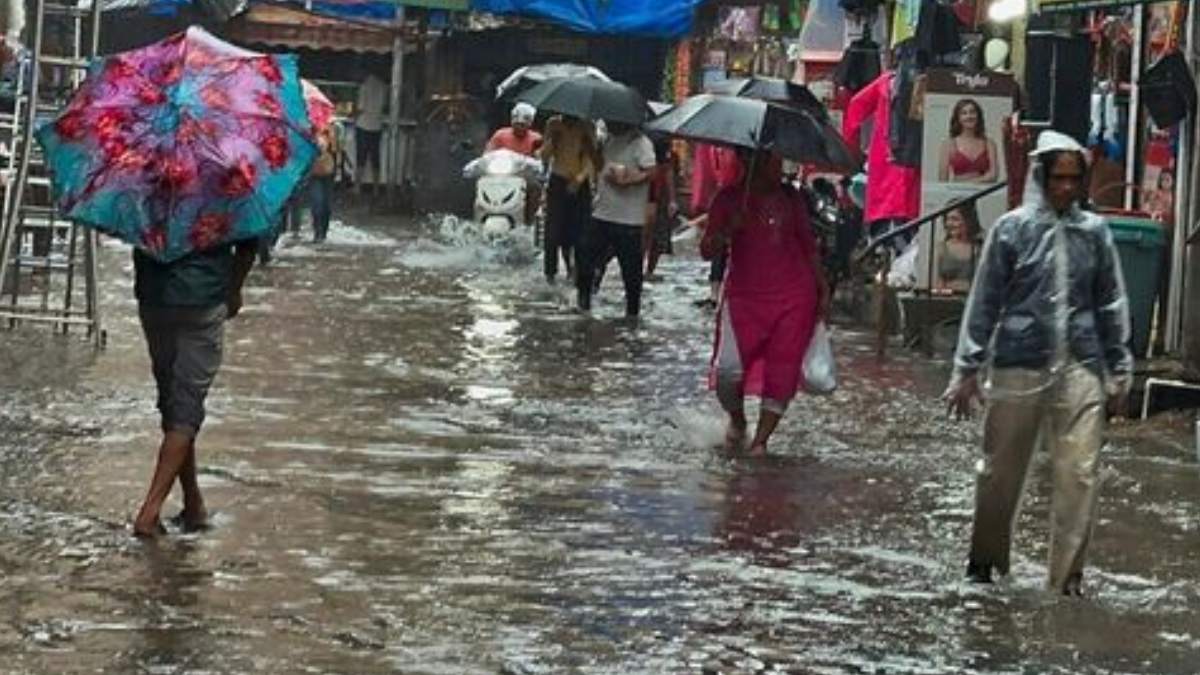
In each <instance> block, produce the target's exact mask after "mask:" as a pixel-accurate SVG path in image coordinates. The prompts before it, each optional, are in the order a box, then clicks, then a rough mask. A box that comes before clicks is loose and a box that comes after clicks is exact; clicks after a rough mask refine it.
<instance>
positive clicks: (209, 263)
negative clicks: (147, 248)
mask: <svg viewBox="0 0 1200 675" xmlns="http://www.w3.org/2000/svg"><path fill="white" fill-rule="evenodd" d="M133 268H134V271H135V272H136V279H135V281H134V286H133V293H134V295H135V296H136V297H137V300H138V303H139V304H141V305H146V306H149V307H215V306H217V305H219V304H221V303H223V302H225V301H226V300H227V299H228V298H229V286H230V284H231V282H232V281H233V246H231V245H229V246H219V247H217V248H215V249H212V250H210V251H204V252H202V253H192V254H190V255H187V256H184V257H182V258H180V259H179V260H176V261H175V262H172V263H161V262H158V261H157V260H155V259H153V258H151V257H150V256H148V255H146V254H145V253H142V252H141V251H139V250H136V249H135V250H134V252H133Z"/></svg>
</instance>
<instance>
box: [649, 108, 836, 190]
mask: <svg viewBox="0 0 1200 675" xmlns="http://www.w3.org/2000/svg"><path fill="white" fill-rule="evenodd" d="M645 129H646V131H647V132H648V133H651V134H661V135H665V136H674V137H676V138H682V139H685V140H689V141H700V142H703V143H713V144H716V145H725V146H732V147H736V148H746V149H749V150H764V151H769V152H773V153H775V154H777V155H779V156H781V157H783V158H785V159H790V160H793V161H796V162H801V163H804V164H816V165H820V166H823V167H826V168H829V169H833V170H836V171H842V172H845V173H850V172H853V171H856V170H857V169H858V160H857V159H856V158H855V154H854V152H853V151H851V150H850V148H849V146H847V145H846V143H845V142H844V141H843V140H842V135H841V134H839V133H838V132H837V130H836V129H834V128H833V127H832V126H831V125H830V124H829V123H828V122H825V121H824V120H822V119H820V118H818V117H817V116H816V115H814V114H812V113H810V112H808V111H807V110H802V109H799V108H793V107H787V106H781V105H776V104H774V103H768V102H766V101H759V100H756V99H750V98H737V97H733V96H714V95H712V94H702V95H700V96H693V97H691V98H689V99H688V100H686V101H684V102H683V103H680V104H679V105H677V106H675V107H674V108H672V109H671V110H669V111H667V112H666V113H663V114H662V115H661V116H659V117H657V118H655V119H654V120H653V121H652V122H650V123H649V124H647V125H646V126H645Z"/></svg>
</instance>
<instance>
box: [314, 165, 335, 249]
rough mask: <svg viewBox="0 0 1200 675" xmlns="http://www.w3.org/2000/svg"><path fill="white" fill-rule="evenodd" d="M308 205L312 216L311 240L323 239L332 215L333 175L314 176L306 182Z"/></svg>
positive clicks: (327, 231)
mask: <svg viewBox="0 0 1200 675" xmlns="http://www.w3.org/2000/svg"><path fill="white" fill-rule="evenodd" d="M308 199H309V207H310V208H311V209H312V216H313V240H314V241H325V235H326V234H328V233H329V218H330V216H332V215H333V205H332V204H331V200H332V199H333V176H314V177H313V178H311V179H310V180H309V184H308Z"/></svg>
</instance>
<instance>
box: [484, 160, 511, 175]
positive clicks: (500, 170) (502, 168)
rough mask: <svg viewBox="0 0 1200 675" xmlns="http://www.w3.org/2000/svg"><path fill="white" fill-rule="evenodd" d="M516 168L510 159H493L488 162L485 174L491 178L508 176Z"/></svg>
mask: <svg viewBox="0 0 1200 675" xmlns="http://www.w3.org/2000/svg"><path fill="white" fill-rule="evenodd" d="M516 168H517V167H516V164H515V163H514V162H513V161H512V158H511V157H494V158H492V159H490V160H488V165H487V172H488V173H489V174H491V175H493V176H510V175H512V174H513V173H514V172H515V171H516Z"/></svg>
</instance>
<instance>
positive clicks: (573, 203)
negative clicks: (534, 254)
mask: <svg viewBox="0 0 1200 675" xmlns="http://www.w3.org/2000/svg"><path fill="white" fill-rule="evenodd" d="M591 215H592V190H591V188H590V187H589V186H588V185H587V184H586V183H585V184H584V185H581V186H580V187H579V189H578V190H576V191H575V192H574V193H572V192H571V191H570V190H568V189H567V179H566V178H563V177H562V176H559V175H557V174H555V175H551V176H550V184H549V185H548V186H547V187H546V232H545V234H544V235H543V237H542V271H543V272H545V274H546V278H547V279H552V278H554V277H555V276H556V275H557V274H558V255H559V251H562V256H563V260H565V261H567V264H568V265H569V264H570V260H571V249H573V248H574V247H575V245H576V243H577V242H578V241H579V233H580V232H581V231H582V230H583V227H584V224H585V223H587V221H588V220H589V219H590V218H591Z"/></svg>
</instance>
